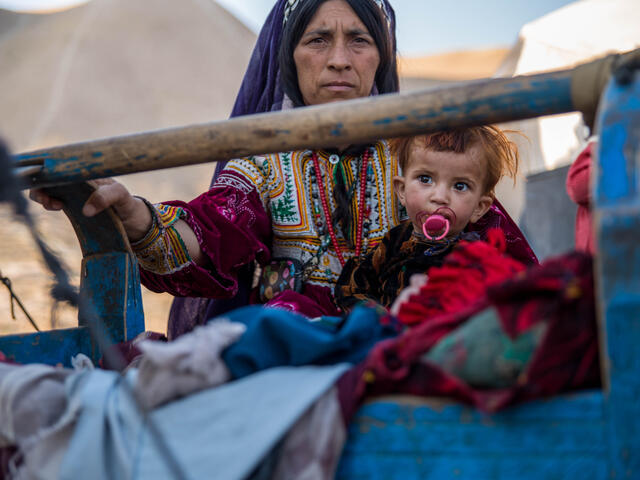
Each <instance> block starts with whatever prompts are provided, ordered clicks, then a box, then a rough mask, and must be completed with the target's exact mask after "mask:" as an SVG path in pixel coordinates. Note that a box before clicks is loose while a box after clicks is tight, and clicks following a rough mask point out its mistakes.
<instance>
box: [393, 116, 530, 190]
mask: <svg viewBox="0 0 640 480" xmlns="http://www.w3.org/2000/svg"><path fill="white" fill-rule="evenodd" d="M505 131H506V132H508V133H518V132H515V131H511V130H505ZM416 144H417V145H419V146H420V147H422V148H424V149H426V150H433V151H436V152H454V153H464V152H466V151H467V150H468V149H469V148H472V147H473V146H475V145H478V146H479V147H480V149H481V150H482V154H483V155H484V159H485V160H486V162H487V171H486V177H485V181H484V192H483V193H484V194H486V195H491V196H493V195H494V189H495V187H496V185H497V183H498V181H499V180H500V179H501V178H502V177H503V176H504V175H507V176H508V177H510V178H512V179H513V181H514V182H515V179H516V173H517V172H518V161H519V159H518V147H517V146H516V144H515V143H514V142H512V141H511V140H509V139H508V138H507V136H506V135H505V134H504V132H503V131H502V130H500V129H499V128H498V127H495V126H493V125H483V126H480V127H466V128H452V129H448V130H442V131H440V132H436V133H429V134H425V135H418V136H414V137H404V138H395V139H393V140H392V141H391V149H392V151H393V152H394V153H395V155H396V156H397V158H398V162H399V164H400V168H401V169H402V171H403V172H404V171H405V170H406V168H407V167H408V165H409V163H410V158H409V157H410V153H411V148H412V147H413V146H414V145H416Z"/></svg>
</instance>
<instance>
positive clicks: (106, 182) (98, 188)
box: [29, 178, 207, 265]
mask: <svg viewBox="0 0 640 480" xmlns="http://www.w3.org/2000/svg"><path fill="white" fill-rule="evenodd" d="M89 183H90V184H91V185H92V186H94V187H95V191H94V192H93V193H92V194H91V195H90V196H89V198H88V199H87V201H86V202H85V204H84V207H83V208H82V213H83V214H84V215H85V216H87V217H93V216H95V215H97V214H99V213H100V212H102V211H104V210H106V209H107V208H109V207H113V209H114V210H115V212H116V215H118V217H119V218H120V220H121V221H122V225H123V227H124V230H125V232H126V234H127V237H128V238H129V241H130V242H131V243H135V242H137V241H139V240H141V239H142V238H143V237H144V236H145V235H146V234H147V233H148V232H149V230H150V229H151V226H152V224H153V216H152V213H151V211H150V210H149V208H148V207H147V205H146V204H145V202H144V200H142V199H141V198H139V197H134V196H133V195H131V193H129V191H128V190H127V189H126V187H125V186H124V185H122V184H121V183H119V182H117V181H115V180H113V179H112V178H103V179H99V180H92V181H90V182H89ZM29 197H30V198H31V199H32V200H34V201H36V202H38V203H41V204H42V205H43V206H44V208H45V209H47V210H61V209H62V208H63V203H62V202H61V201H60V200H57V199H55V198H52V197H50V196H48V195H47V194H45V193H44V192H43V191H42V190H39V189H33V190H31V191H30V192H29ZM175 228H176V230H177V232H178V233H179V234H180V237H181V238H182V241H183V243H184V244H185V246H186V248H187V250H188V251H189V255H190V257H191V260H193V261H194V262H195V263H196V264H198V265H204V264H205V263H206V262H207V258H206V257H205V256H204V255H203V253H202V250H201V249H200V245H199V244H198V240H197V238H196V235H195V233H194V232H193V230H192V229H191V228H190V227H189V225H188V224H187V223H186V222H184V221H183V220H178V222H176V224H175Z"/></svg>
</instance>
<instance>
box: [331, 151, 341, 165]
mask: <svg viewBox="0 0 640 480" xmlns="http://www.w3.org/2000/svg"><path fill="white" fill-rule="evenodd" d="M339 161H340V155H336V154H335V153H332V154H331V155H329V163H330V164H331V165H336V164H337V163H338V162H339Z"/></svg>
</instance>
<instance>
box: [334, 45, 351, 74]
mask: <svg viewBox="0 0 640 480" xmlns="http://www.w3.org/2000/svg"><path fill="white" fill-rule="evenodd" d="M328 66H329V68H333V69H335V70H345V69H346V70H348V69H349V68H351V55H350V54H349V49H348V48H347V45H345V44H344V43H342V42H336V43H335V44H334V45H333V47H332V48H331V51H330V53H329V60H328Z"/></svg>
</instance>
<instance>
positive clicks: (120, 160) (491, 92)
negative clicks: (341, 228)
mask: <svg viewBox="0 0 640 480" xmlns="http://www.w3.org/2000/svg"><path fill="white" fill-rule="evenodd" d="M573 110H574V105H573V103H572V100H571V71H563V72H554V73H545V74H539V75H533V76H527V77H524V76H523V77H515V78H506V79H505V78H503V79H491V80H480V81H475V82H469V83H466V84H460V85H458V86H454V87H448V88H446V89H441V90H434V89H431V90H425V91H421V92H408V93H404V94H389V95H380V96H377V97H368V98H361V99H355V100H350V101H345V102H335V103H330V104H326V105H317V106H312V107H306V108H298V109H294V110H286V111H281V112H274V113H266V114H259V115H249V116H244V117H237V118H234V119H230V120H226V121H222V122H213V123H207V124H201V125H192V126H187V127H181V128H174V129H167V130H162V131H157V132H149V133H140V134H136V135H128V136H122V137H115V138H108V139H104V140H95V141H91V142H84V143H77V144H73V145H66V146H62V147H54V148H48V149H43V150H39V151H35V152H28V153H24V154H20V155H17V156H16V162H18V164H20V163H21V162H22V163H24V162H29V163H33V162H34V161H40V162H41V164H42V166H43V168H42V171H40V172H36V173H33V174H31V175H29V176H27V177H24V178H25V180H26V183H27V184H28V185H30V186H49V185H57V184H63V183H73V182H80V181H85V180H87V179H91V178H100V177H107V176H116V175H123V174H127V173H134V172H140V171H149V170H156V169H161V168H169V167H176V166H182V165H193V164H198V163H206V162H213V161H217V160H227V159H230V158H237V157H244V156H249V155H254V154H263V153H267V152H280V151H289V150H294V149H307V148H321V147H327V146H335V145H340V144H350V143H362V142H369V141H374V140H377V139H379V138H390V137H394V136H403V135H413V134H416V133H422V132H428V131H436V130H441V129H443V128H447V127H454V126H463V125H477V124H484V123H498V122H503V121H507V120H516V119H522V118H531V117H535V116H540V115H548V114H554V113H562V112H568V111H573Z"/></svg>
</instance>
